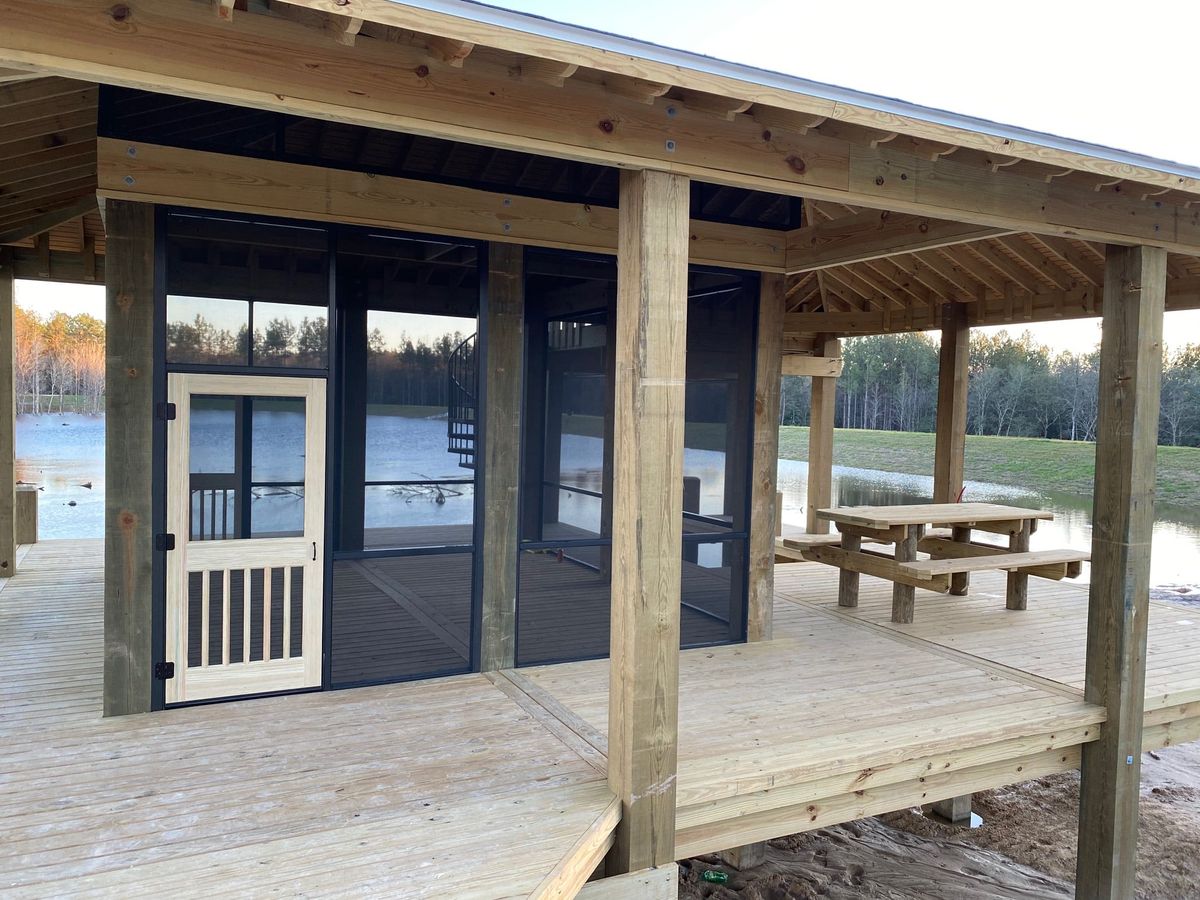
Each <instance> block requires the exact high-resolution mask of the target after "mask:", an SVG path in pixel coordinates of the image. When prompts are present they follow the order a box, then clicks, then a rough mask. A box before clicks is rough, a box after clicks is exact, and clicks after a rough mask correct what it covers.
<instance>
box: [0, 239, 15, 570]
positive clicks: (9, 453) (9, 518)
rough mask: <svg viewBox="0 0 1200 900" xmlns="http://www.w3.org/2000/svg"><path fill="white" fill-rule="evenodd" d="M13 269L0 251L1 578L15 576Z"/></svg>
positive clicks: (3, 252)
mask: <svg viewBox="0 0 1200 900" xmlns="http://www.w3.org/2000/svg"><path fill="white" fill-rule="evenodd" d="M13 287H14V286H13V267H12V265H11V261H10V260H9V258H8V256H7V251H5V250H3V249H0V578H10V577H12V576H13V575H16V574H17V489H16V484H17V476H16V452H17V441H16V394H15V390H16V383H15V378H14V375H13V365H14V362H15V359H16V351H15V346H16V321H15V313H14V300H13Z"/></svg>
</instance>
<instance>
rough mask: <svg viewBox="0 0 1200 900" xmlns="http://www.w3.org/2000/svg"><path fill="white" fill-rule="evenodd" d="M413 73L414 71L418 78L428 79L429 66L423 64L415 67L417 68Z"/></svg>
mask: <svg viewBox="0 0 1200 900" xmlns="http://www.w3.org/2000/svg"><path fill="white" fill-rule="evenodd" d="M413 71H415V72H416V73H417V77H418V78H428V77H429V66H427V65H425V64H424V63H422V64H421V65H419V66H417V68H416V69H414V70H413Z"/></svg>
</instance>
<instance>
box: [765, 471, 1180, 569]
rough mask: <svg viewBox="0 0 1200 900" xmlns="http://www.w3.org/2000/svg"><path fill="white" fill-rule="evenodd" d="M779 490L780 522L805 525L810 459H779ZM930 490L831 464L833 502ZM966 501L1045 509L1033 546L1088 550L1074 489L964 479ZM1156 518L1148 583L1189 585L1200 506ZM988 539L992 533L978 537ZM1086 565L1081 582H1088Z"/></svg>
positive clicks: (929, 484)
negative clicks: (1047, 518)
mask: <svg viewBox="0 0 1200 900" xmlns="http://www.w3.org/2000/svg"><path fill="white" fill-rule="evenodd" d="M779 490H780V491H782V492H783V521H784V522H785V523H786V524H788V525H796V526H799V527H803V526H804V520H805V516H806V515H807V509H808V463H806V462H800V461H798V460H789V459H781V460H780V461H779ZM932 495H933V478H932V477H930V476H928V475H900V474H897V473H894V472H879V471H876V470H874V469H855V468H850V467H848V466H834V470H833V504H834V505H835V506H860V505H871V506H876V505H887V504H901V503H928V502H930V498H931V497H932ZM963 499H964V500H970V501H975V502H979V503H1003V504H1007V505H1010V506H1025V507H1032V508H1037V509H1046V510H1049V511H1051V512H1052V513H1054V519H1053V521H1050V522H1041V523H1040V524H1039V525H1038V530H1037V534H1035V535H1034V536H1033V541H1032V545H1033V549H1035V550H1037V549H1039V548H1041V549H1052V548H1060V547H1069V548H1071V549H1075V550H1091V548H1092V522H1091V515H1092V513H1091V498H1090V497H1081V496H1079V495H1076V494H1068V493H1054V494H1044V493H1042V492H1039V491H1033V490H1028V489H1025V488H1019V487H1010V486H1008V485H1003V484H989V483H987V482H983V481H968V482H967V484H966V490H965V492H964V494H963ZM1158 514H1159V515H1158V520H1157V521H1156V522H1155V523H1154V543H1153V547H1152V550H1151V558H1150V583H1151V584H1155V585H1159V584H1179V583H1188V584H1192V583H1195V582H1197V581H1200V510H1196V511H1192V510H1186V509H1180V508H1178V507H1169V506H1164V507H1161V508H1160V509H1159V510H1158ZM982 539H985V540H991V538H982ZM1087 577H1088V567H1087V565H1085V566H1084V572H1083V576H1082V578H1081V579H1079V581H1086V580H1087Z"/></svg>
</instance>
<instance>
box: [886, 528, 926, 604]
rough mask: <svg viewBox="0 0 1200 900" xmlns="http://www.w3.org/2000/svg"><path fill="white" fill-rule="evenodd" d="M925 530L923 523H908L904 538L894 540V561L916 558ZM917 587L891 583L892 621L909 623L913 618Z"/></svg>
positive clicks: (906, 560)
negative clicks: (918, 545)
mask: <svg viewBox="0 0 1200 900" xmlns="http://www.w3.org/2000/svg"><path fill="white" fill-rule="evenodd" d="M924 531H925V526H924V525H909V526H908V527H907V529H906V530H905V534H904V540H902V541H897V542H896V562H898V563H903V562H912V561H913V560H914V559H916V558H917V544H918V543H920V541H921V535H922V534H923V533H924ZM916 599H917V589H916V588H914V587H913V586H912V585H911V584H901V583H900V582H896V583H895V584H893V585H892V621H893V622H896V623H899V624H902V625H910V624H912V620H913V607H914V606H915V604H916Z"/></svg>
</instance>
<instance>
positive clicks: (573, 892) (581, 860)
mask: <svg viewBox="0 0 1200 900" xmlns="http://www.w3.org/2000/svg"><path fill="white" fill-rule="evenodd" d="M620 821H621V801H620V800H618V799H617V797H616V796H613V795H610V799H609V802H608V805H607V806H605V807H604V809H603V811H602V812H601V813H600V814H599V815H598V816H596V818H595V819H594V820H593V821H592V823H591V824H590V825H589V826H588V827H587V829H586V830H585V831H584V832H583V834H581V835H580V836H579V839H578V840H577V841H576V842H575V843H574V845H572V847H571V849H570V850H569V851H568V852H567V853H566V855H565V856H563V858H562V859H561V860H559V862H558V864H557V865H556V866H555V867H554V868H553V869H552V870H551V871H550V873H549V874H548V875H546V877H545V878H543V879H542V883H541V884H539V885H538V886H537V888H536V889H535V890H534V891H533V893H532V894H530V895H529V897H530V900H558V898H563V900H568V898H571V897H575V896H577V895H578V894H579V892H580V890H581V889H582V888H583V886H584V885H585V884H586V883H587V880H588V879H589V878H591V876H592V873H593V872H595V871H596V867H597V866H599V865H600V863H601V862H603V860H604V857H605V856H606V855H608V851H609V850H611V849H612V845H613V837H614V833H615V832H616V830H617V823H618V822H620Z"/></svg>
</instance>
